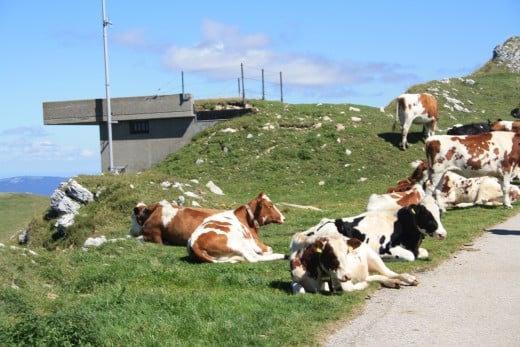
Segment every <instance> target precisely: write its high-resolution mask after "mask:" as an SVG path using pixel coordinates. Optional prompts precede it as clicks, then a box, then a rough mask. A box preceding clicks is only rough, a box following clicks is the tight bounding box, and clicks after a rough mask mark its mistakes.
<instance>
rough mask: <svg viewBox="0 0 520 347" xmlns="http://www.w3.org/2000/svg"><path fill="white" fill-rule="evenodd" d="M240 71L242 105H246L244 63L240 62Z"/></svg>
mask: <svg viewBox="0 0 520 347" xmlns="http://www.w3.org/2000/svg"><path fill="white" fill-rule="evenodd" d="M240 72H241V75H242V107H246V91H245V89H244V64H243V63H240Z"/></svg>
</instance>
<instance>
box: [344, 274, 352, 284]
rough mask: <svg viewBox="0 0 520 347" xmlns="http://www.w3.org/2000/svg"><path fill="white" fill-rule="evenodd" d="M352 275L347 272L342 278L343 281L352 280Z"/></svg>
mask: <svg viewBox="0 0 520 347" xmlns="http://www.w3.org/2000/svg"><path fill="white" fill-rule="evenodd" d="M351 278H352V276H351V275H350V274H345V275H344V276H343V278H342V279H341V282H347V281H350V280H351Z"/></svg>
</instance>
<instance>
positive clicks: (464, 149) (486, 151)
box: [425, 131, 520, 209]
mask: <svg viewBox="0 0 520 347" xmlns="http://www.w3.org/2000/svg"><path fill="white" fill-rule="evenodd" d="M425 147H426V158H427V164H428V174H429V177H430V183H431V184H429V185H428V187H427V194H432V195H434V196H435V197H436V198H437V201H438V203H439V205H440V207H441V208H443V209H445V208H446V207H445V206H444V205H443V202H442V199H439V197H440V196H441V190H442V178H443V176H444V174H445V173H446V172H447V171H455V172H458V173H460V174H461V175H463V176H465V177H479V176H494V177H497V178H498V180H499V182H500V185H501V188H502V189H501V190H502V197H503V202H504V206H505V207H508V208H511V198H510V196H509V189H510V182H511V179H512V178H513V176H515V175H516V172H517V168H518V166H519V164H520V135H518V134H516V133H514V132H507V131H493V132H490V133H484V134H477V135H465V136H449V135H435V136H432V137H430V138H429V139H427V140H426V144H425Z"/></svg>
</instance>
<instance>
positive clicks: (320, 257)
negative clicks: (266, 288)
mask: <svg viewBox="0 0 520 347" xmlns="http://www.w3.org/2000/svg"><path fill="white" fill-rule="evenodd" d="M289 259H290V269H291V275H292V283H291V287H292V291H293V293H306V292H311V293H316V292H320V291H321V292H329V291H333V290H343V291H347V292H351V291H354V290H362V289H365V288H366V287H368V285H369V283H370V282H379V283H381V284H382V285H383V286H386V287H390V288H399V287H400V285H401V284H406V285H417V284H418V281H417V279H416V278H415V277H414V276H412V275H409V274H406V273H402V274H398V273H395V272H394V271H392V270H390V269H389V268H388V267H387V266H386V265H385V263H384V262H383V260H382V259H381V258H380V257H379V255H378V254H377V253H376V252H375V251H374V250H372V249H371V248H370V247H369V246H368V245H367V244H364V243H362V242H361V241H360V240H358V239H356V238H347V237H345V236H343V235H342V234H340V233H339V232H337V231H331V232H327V233H323V232H322V233H315V232H313V231H311V232H301V233H297V234H295V235H294V236H293V237H292V240H291V245H290V258H289Z"/></svg>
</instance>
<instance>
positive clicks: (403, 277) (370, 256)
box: [367, 248, 417, 288]
mask: <svg viewBox="0 0 520 347" xmlns="http://www.w3.org/2000/svg"><path fill="white" fill-rule="evenodd" d="M367 261H368V271H369V272H376V273H378V274H380V276H378V275H370V276H368V278H367V281H369V282H371V281H377V282H380V283H382V284H384V285H385V286H387V287H390V288H395V286H394V284H397V285H399V283H400V281H403V282H404V283H406V284H410V285H415V284H416V283H417V279H416V278H415V276H412V275H409V274H407V273H402V274H398V273H397V272H394V271H392V270H390V268H388V266H386V264H385V263H384V262H383V260H382V259H381V257H380V256H379V255H378V254H377V253H376V252H375V251H374V250H373V249H371V248H368V249H367ZM389 279H398V280H399V281H398V282H397V283H395V281H388V282H387V280H389Z"/></svg>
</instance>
